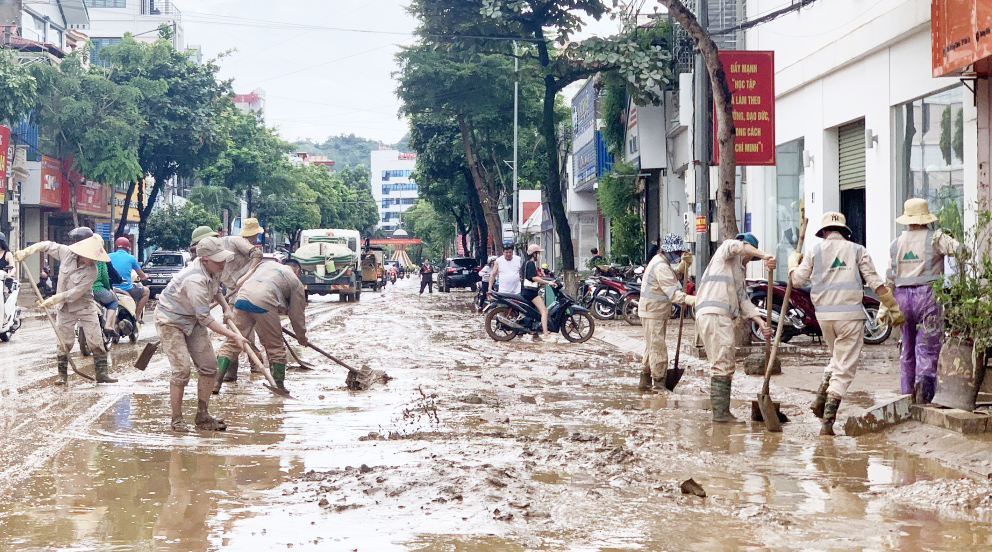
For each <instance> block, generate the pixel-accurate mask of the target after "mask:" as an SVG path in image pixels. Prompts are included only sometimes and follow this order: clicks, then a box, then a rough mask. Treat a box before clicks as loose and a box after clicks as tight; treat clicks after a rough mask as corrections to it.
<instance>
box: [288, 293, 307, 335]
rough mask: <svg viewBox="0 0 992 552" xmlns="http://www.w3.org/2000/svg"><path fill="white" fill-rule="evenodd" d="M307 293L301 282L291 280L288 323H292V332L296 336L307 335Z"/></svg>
mask: <svg viewBox="0 0 992 552" xmlns="http://www.w3.org/2000/svg"><path fill="white" fill-rule="evenodd" d="M306 310H307V293H306V291H305V290H304V289H303V284H302V283H300V282H298V281H297V282H293V290H292V293H290V296H289V323H290V324H292V325H293V333H295V334H296V336H297V337H306V335H307V319H306Z"/></svg>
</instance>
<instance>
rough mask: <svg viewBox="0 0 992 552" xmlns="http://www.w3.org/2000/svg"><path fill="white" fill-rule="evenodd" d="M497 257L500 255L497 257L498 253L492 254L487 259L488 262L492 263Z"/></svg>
mask: <svg viewBox="0 0 992 552" xmlns="http://www.w3.org/2000/svg"><path fill="white" fill-rule="evenodd" d="M497 258H498V257H496V255H490V256H489V258H488V259H486V264H492V262H493V261H495V260H496V259H497Z"/></svg>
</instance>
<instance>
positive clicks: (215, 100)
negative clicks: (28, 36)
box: [100, 28, 230, 251]
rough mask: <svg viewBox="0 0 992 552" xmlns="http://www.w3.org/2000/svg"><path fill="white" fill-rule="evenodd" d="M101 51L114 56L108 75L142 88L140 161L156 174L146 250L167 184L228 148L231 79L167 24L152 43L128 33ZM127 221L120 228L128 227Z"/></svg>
mask: <svg viewBox="0 0 992 552" xmlns="http://www.w3.org/2000/svg"><path fill="white" fill-rule="evenodd" d="M100 57H101V58H102V59H105V60H107V61H109V62H110V67H109V68H108V69H107V73H106V74H107V77H108V78H109V79H110V80H111V81H113V82H115V83H117V84H121V85H130V86H133V87H135V88H137V89H139V90H140V91H141V94H142V99H141V102H139V104H138V107H139V112H140V114H141V116H142V119H144V121H145V123H144V124H143V125H141V126H139V127H138V128H137V130H138V131H139V132H140V139H139V142H138V163H139V165H140V167H141V174H142V175H151V177H152V178H153V179H154V184H153V185H152V189H151V191H150V193H149V194H148V202H147V204H145V205H139V210H140V215H141V219H140V221H139V223H138V227H139V234H138V249H139V251H140V250H142V248H143V245H144V240H145V237H146V236H147V235H148V234H147V232H146V231H145V230H146V226H147V222H148V217H149V216H150V215H151V212H152V208H153V207H154V205H155V201H156V199H157V198H158V195H159V194H160V193H161V191H162V187H163V186H164V185H165V183H166V182H168V181H169V180H170V179H171V178H172V177H174V176H177V175H179V176H192V175H193V173H194V172H195V171H196V170H198V169H200V168H202V167H205V166H207V165H209V164H210V163H211V162H212V161H213V159H215V158H216V156H217V155H218V154H219V153H220V152H221V151H222V150H223V148H224V146H225V145H226V144H225V143H223V141H222V138H223V137H224V136H223V134H222V132H221V131H222V129H221V128H220V126H219V122H220V121H219V119H220V118H219V114H220V113H222V111H223V106H224V105H225V102H230V100H229V99H228V98H227V96H226V95H227V93H228V92H229V90H230V84H229V83H228V82H220V81H218V80H217V71H218V70H219V68H218V67H217V64H216V63H215V62H214V61H209V62H207V63H199V62H197V61H196V60H194V59H192V57H190V56H189V55H188V54H186V53H183V52H179V51H177V50H176V49H175V48H174V47H173V46H172V41H171V40H170V38H169V31H168V29H167V28H163V29H160V38H159V39H158V40H156V41H155V42H152V43H147V42H138V41H137V40H135V39H134V37H133V36H131V35H130V34H127V35H125V36H124V38H123V40H122V41H121V43H120V44H116V45H114V46H108V47H106V48H103V49H102V50H100ZM136 186H137V182H136V181H132V182H131V185H130V187H129V189H128V193H127V199H125V205H124V209H123V211H124V212H127V210H128V208H129V207H130V205H129V202H130V198H131V197H132V194H133V193H134V189H135V187H136ZM123 224H124V221H123V220H122V221H121V225H120V226H118V229H117V233H118V234H121V233H123V230H124V229H123Z"/></svg>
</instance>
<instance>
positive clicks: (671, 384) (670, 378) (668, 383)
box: [665, 305, 689, 391]
mask: <svg viewBox="0 0 992 552" xmlns="http://www.w3.org/2000/svg"><path fill="white" fill-rule="evenodd" d="M687 308H689V307H687V306H686V305H682V308H680V309H679V337H678V339H677V340H676V341H675V364H672V367H671V368H669V369H668V371H667V372H665V389H668V390H669V391H675V386H676V385H678V384H679V381H681V380H682V374H684V373H685V368H679V353H680V352H681V351H682V324H683V323H684V322H685V309H687Z"/></svg>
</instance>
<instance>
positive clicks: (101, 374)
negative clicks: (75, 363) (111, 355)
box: [93, 353, 117, 383]
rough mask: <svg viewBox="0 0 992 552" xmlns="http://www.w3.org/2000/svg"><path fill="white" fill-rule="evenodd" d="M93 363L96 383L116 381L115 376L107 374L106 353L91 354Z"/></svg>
mask: <svg viewBox="0 0 992 552" xmlns="http://www.w3.org/2000/svg"><path fill="white" fill-rule="evenodd" d="M93 365H94V368H96V382H97V383H117V378H112V377H110V375H109V374H107V368H108V364H107V353H100V354H95V355H93Z"/></svg>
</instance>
